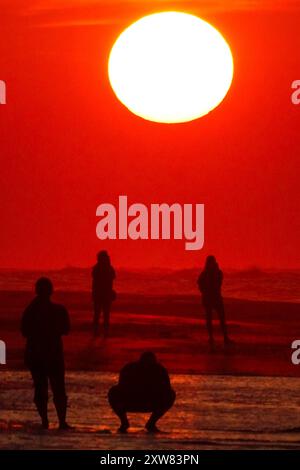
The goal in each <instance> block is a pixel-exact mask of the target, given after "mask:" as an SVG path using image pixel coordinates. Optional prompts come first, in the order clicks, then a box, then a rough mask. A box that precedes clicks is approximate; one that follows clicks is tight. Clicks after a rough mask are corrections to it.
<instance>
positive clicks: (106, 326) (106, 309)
mask: <svg viewBox="0 0 300 470" xmlns="http://www.w3.org/2000/svg"><path fill="white" fill-rule="evenodd" d="M110 309H111V301H110V300H108V301H106V302H104V303H103V318H104V324H103V326H104V334H107V333H108V330H109V317H110Z"/></svg>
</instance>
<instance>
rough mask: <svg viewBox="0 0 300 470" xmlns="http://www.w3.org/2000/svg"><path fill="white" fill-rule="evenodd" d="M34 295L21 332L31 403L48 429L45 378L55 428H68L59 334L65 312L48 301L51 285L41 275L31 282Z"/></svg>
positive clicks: (65, 329)
mask: <svg viewBox="0 0 300 470" xmlns="http://www.w3.org/2000/svg"><path fill="white" fill-rule="evenodd" d="M35 292H36V297H35V298H34V299H33V301H32V302H31V303H30V304H29V305H28V307H27V308H26V309H25V311H24V313H23V316H22V323H21V332H22V334H23V336H24V337H25V338H26V339H27V344H26V350H25V364H26V365H27V367H28V368H29V370H30V372H31V376H32V379H33V384H34V403H35V405H36V407H37V410H38V413H39V415H40V417H41V420H42V427H43V428H44V429H48V427H49V421H48V380H49V382H50V385H51V389H52V392H53V402H54V405H55V408H56V412H57V416H58V420H59V428H60V429H65V430H67V429H71V426H69V425H68V424H67V422H66V414H67V395H66V391H65V365H64V353H63V344H62V339H61V337H62V335H67V334H68V333H69V331H70V320H69V314H68V312H67V310H66V309H65V307H63V306H62V305H58V304H55V303H53V302H52V301H51V295H52V293H53V285H52V282H51V280H50V279H48V278H46V277H41V278H40V279H38V281H37V282H36V285H35Z"/></svg>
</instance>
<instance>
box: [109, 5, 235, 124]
mask: <svg viewBox="0 0 300 470" xmlns="http://www.w3.org/2000/svg"><path fill="white" fill-rule="evenodd" d="M108 74H109V80H110V83H111V86H112V88H113V90H114V92H115V94H116V95H117V97H118V98H119V100H120V101H121V102H122V103H123V104H124V105H125V106H126V107H127V108H128V109H129V110H130V111H132V112H133V113H134V114H137V115H138V116H141V117H142V118H144V119H148V120H150V121H156V122H165V123H176V122H186V121H192V120H193V119H197V118H199V117H201V116H204V115H205V114H207V113H209V112H210V111H211V110H212V109H214V108H215V107H216V106H217V105H218V104H219V103H220V102H221V101H222V100H223V98H224V97H225V95H226V93H227V91H228V89H229V87H230V84H231V82H232V77H233V59H232V55H231V51H230V48H229V46H228V44H227V42H226V41H225V39H224V38H223V36H222V35H221V34H220V33H219V32H218V31H217V30H216V29H215V28H214V27H213V26H211V25H210V24H209V23H207V22H206V21H203V20H201V19H200V18H198V17H197V16H194V15H190V14H187V13H181V12H162V13H155V14H153V15H149V16H145V17H143V18H141V19H140V20H138V21H136V22H135V23H133V24H132V25H131V26H129V27H128V28H127V29H125V30H124V31H123V32H122V33H121V35H120V36H119V37H118V39H117V40H116V42H115V44H114V46H113V48H112V50H111V53H110V57H109V64H108Z"/></svg>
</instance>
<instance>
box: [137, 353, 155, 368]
mask: <svg viewBox="0 0 300 470" xmlns="http://www.w3.org/2000/svg"><path fill="white" fill-rule="evenodd" d="M140 362H141V363H142V364H143V365H145V366H148V365H152V364H156V362H157V360H156V356H155V354H154V353H153V352H151V351H146V352H143V354H141V357H140Z"/></svg>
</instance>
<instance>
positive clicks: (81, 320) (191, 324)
mask: <svg viewBox="0 0 300 470" xmlns="http://www.w3.org/2000/svg"><path fill="white" fill-rule="evenodd" d="M31 298H32V293H30V292H16V291H6V292H3V291H2V292H0V319H1V337H0V339H2V340H3V341H5V343H6V345H7V365H6V366H1V371H2V370H5V369H22V368H23V351H24V346H25V341H24V339H23V338H22V336H21V334H20V330H19V328H20V320H21V314H22V311H23V309H24V308H25V306H26V305H27V304H28V303H29V302H30V300H31ZM53 300H54V301H56V302H59V303H63V304H64V305H66V307H67V309H68V311H69V313H70V317H71V324H72V330H71V334H70V335H69V336H67V337H65V339H64V344H65V355H66V367H67V369H68V370H85V371H90V370H101V371H109V372H118V371H119V370H120V368H121V367H122V366H123V365H124V364H125V363H126V362H128V361H131V360H136V359H137V358H138V357H139V355H140V354H141V352H143V351H145V350H152V351H154V352H155V353H157V355H158V357H159V360H160V361H161V362H162V363H163V364H164V365H165V366H166V367H167V368H168V369H169V370H170V372H171V373H180V374H231V375H236V374H240V375H262V376H265V375H268V376H296V377H297V376H299V372H300V366H298V367H297V366H295V365H293V364H292V362H291V353H292V349H291V343H292V341H293V340H295V339H298V337H300V304H297V303H291V302H290V303H289V302H279V301H275V302H270V301H248V300H242V299H225V308H226V315H227V320H228V324H229V332H230V335H231V337H232V338H233V339H234V341H235V344H234V345H233V346H232V347H230V348H224V346H223V341H222V337H221V336H220V331H219V325H218V321H217V320H216V322H215V331H216V350H215V352H214V353H213V354H212V353H211V352H210V349H209V346H208V340H207V333H206V328H205V320H204V312H203V308H202V306H201V303H200V298H199V296H196V295H194V296H193V295H172V296H171V295H170V296H149V295H133V294H131V295H130V294H127V295H126V294H124V295H122V294H120V295H118V299H117V301H116V302H115V303H114V305H113V310H112V314H111V329H110V334H109V336H108V338H104V336H103V335H101V334H100V336H99V337H97V338H94V337H93V334H92V303H91V296H90V293H89V292H62V291H58V292H57V293H56V294H55V295H54V298H53Z"/></svg>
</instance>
